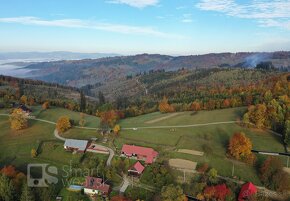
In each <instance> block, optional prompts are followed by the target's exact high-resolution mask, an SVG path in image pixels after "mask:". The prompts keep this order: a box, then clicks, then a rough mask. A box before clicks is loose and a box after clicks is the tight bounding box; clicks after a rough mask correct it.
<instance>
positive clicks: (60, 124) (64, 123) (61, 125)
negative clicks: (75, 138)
mask: <svg viewBox="0 0 290 201" xmlns="http://www.w3.org/2000/svg"><path fill="white" fill-rule="evenodd" d="M70 128H71V123H70V120H69V117H68V116H61V117H60V118H59V119H58V120H57V123H56V129H57V131H58V132H59V133H64V132H65V131H67V130H68V129H70Z"/></svg>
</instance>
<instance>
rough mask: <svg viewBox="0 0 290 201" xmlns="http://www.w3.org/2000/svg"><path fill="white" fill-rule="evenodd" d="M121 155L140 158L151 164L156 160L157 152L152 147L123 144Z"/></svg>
mask: <svg viewBox="0 0 290 201" xmlns="http://www.w3.org/2000/svg"><path fill="white" fill-rule="evenodd" d="M121 156H125V157H129V158H132V159H136V160H142V161H145V163H146V164H152V163H153V162H154V161H155V160H156V158H157V156H158V152H157V151H155V150H154V149H152V148H147V147H140V146H135V145H127V144H124V145H123V147H122V151H121Z"/></svg>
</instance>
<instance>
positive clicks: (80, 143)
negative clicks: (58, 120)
mask: <svg viewBox="0 0 290 201" xmlns="http://www.w3.org/2000/svg"><path fill="white" fill-rule="evenodd" d="M87 145H88V141H87V140H74V139H66V140H65V143H64V146H65V147H71V148H75V149H78V150H79V151H85V150H86V148H87Z"/></svg>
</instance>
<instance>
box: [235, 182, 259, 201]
mask: <svg viewBox="0 0 290 201" xmlns="http://www.w3.org/2000/svg"><path fill="white" fill-rule="evenodd" d="M257 191H258V190H257V188H256V186H255V185H254V184H253V183H251V182H248V183H246V184H244V185H243V186H242V188H241V191H240V194H239V198H238V201H244V200H247V199H248V198H249V197H251V196H252V195H254V194H256V193H257Z"/></svg>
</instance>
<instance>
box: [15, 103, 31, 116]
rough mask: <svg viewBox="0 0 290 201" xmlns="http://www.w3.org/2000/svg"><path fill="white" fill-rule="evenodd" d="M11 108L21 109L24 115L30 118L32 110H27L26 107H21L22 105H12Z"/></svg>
mask: <svg viewBox="0 0 290 201" xmlns="http://www.w3.org/2000/svg"><path fill="white" fill-rule="evenodd" d="M13 107H14V108H16V109H21V110H22V111H23V112H24V113H25V115H26V116H30V114H31V113H32V110H31V109H29V108H28V107H26V106H25V105H23V104H19V105H18V104H15V103H14V104H13Z"/></svg>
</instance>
